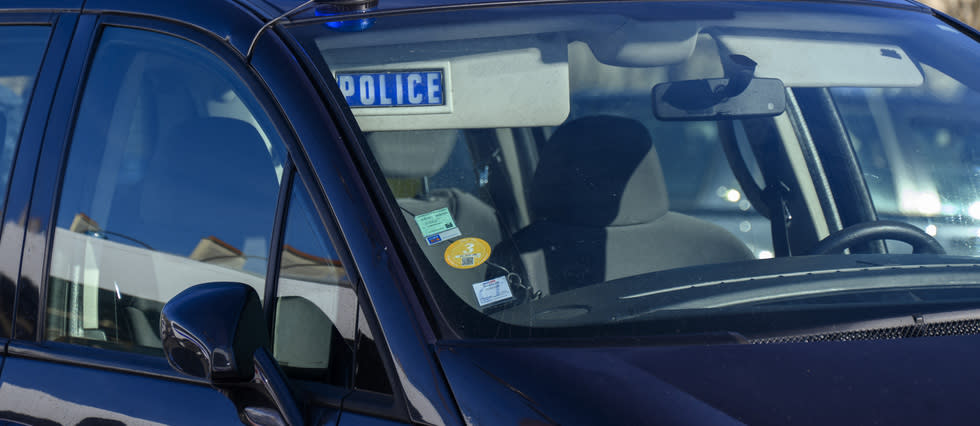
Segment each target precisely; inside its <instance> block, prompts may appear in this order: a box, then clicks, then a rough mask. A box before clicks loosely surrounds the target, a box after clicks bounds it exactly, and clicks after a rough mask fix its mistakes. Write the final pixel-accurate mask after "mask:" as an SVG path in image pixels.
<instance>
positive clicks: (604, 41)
mask: <svg viewBox="0 0 980 426" xmlns="http://www.w3.org/2000/svg"><path fill="white" fill-rule="evenodd" d="M697 36H698V27H697V25H696V24H695V23H694V22H691V21H688V22H661V21H655V22H637V21H629V22H626V23H624V24H623V25H622V26H620V27H619V28H617V29H616V30H615V31H612V32H602V33H599V34H591V35H588V36H586V37H585V39H586V41H587V42H588V45H589V47H590V48H591V49H592V54H593V55H595V57H596V59H598V60H599V61H600V62H602V63H604V64H607V65H614V66H619V67H659V66H663V65H669V64H674V63H678V62H681V61H684V60H686V59H687V58H688V57H689V56H691V52H693V51H694V45H695V42H696V40H697Z"/></svg>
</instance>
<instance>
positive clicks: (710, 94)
mask: <svg viewBox="0 0 980 426" xmlns="http://www.w3.org/2000/svg"><path fill="white" fill-rule="evenodd" d="M785 110H786V90H785V87H784V86H783V82H782V81H780V80H779V79H776V78H754V77H745V78H711V79H704V80H685V81H674V82H668V83H661V84H658V85H656V86H654V87H653V113H654V115H656V117H657V119H660V120H664V121H692V120H729V119H740V118H753V117H772V116H776V115H779V114H782V113H783V111H785Z"/></svg>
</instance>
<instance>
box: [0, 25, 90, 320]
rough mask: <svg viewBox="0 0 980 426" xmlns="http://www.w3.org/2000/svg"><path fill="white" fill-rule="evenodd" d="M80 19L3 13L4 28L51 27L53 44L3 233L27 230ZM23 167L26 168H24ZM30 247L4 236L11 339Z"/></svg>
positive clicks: (4, 311) (0, 264) (2, 270)
mask: <svg viewBox="0 0 980 426" xmlns="http://www.w3.org/2000/svg"><path fill="white" fill-rule="evenodd" d="M76 22H77V16H71V15H65V16H58V15H52V14H45V15H35V14H18V15H10V14H2V15H0V25H3V26H6V25H15V26H24V25H31V26H33V25H43V26H47V27H50V33H49V35H48V42H47V45H46V47H45V52H44V53H43V58H42V60H41V65H40V67H39V69H38V74H37V78H36V79H35V82H34V87H33V89H32V91H31V99H30V100H29V101H28V105H27V110H26V114H25V117H24V122H23V125H22V127H21V134H20V140H19V141H18V143H17V148H16V154H15V155H14V161H13V163H12V164H11V169H10V171H9V173H10V176H9V177H10V179H9V182H10V184H9V185H8V186H7V188H6V192H5V193H4V194H3V197H4V198H3V199H4V203H3V204H2V207H3V209H4V210H3V226H2V227H0V229H3V230H11V231H16V230H23V229H24V228H25V226H26V224H25V223H24V222H23V219H24V218H25V217H26V212H27V209H28V206H29V205H30V191H31V187H32V186H33V181H34V168H35V166H36V163H37V156H38V150H39V149H40V144H41V139H42V138H43V131H44V123H46V122H47V116H48V113H49V112H50V111H51V104H52V101H53V98H54V88H55V84H56V82H57V80H58V76H59V75H60V74H61V68H62V64H63V63H64V59H65V55H66V53H67V51H68V44H69V42H70V40H71V34H72V32H74V30H75V23H76ZM18 165H19V166H20V167H19V168H18ZM23 244H24V234H23V233H22V232H13V233H12V234H11V233H10V232H3V233H0V259H2V261H0V294H2V295H3V296H2V297H0V317H2V320H0V324H3V326H0V336H2V337H5V338H7V337H11V335H12V334H13V328H14V324H15V315H16V306H17V293H18V292H17V277H18V276H19V275H20V261H21V256H22V253H23V252H22V249H23Z"/></svg>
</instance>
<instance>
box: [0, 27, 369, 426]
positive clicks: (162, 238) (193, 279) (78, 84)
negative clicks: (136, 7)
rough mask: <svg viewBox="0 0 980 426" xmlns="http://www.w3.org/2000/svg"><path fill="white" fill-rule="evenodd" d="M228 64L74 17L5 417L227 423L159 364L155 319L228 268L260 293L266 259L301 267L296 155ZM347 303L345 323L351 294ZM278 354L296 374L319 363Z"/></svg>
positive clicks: (6, 381)
mask: <svg viewBox="0 0 980 426" xmlns="http://www.w3.org/2000/svg"><path fill="white" fill-rule="evenodd" d="M239 62H240V61H239V58H238V57H236V56H235V55H234V53H233V52H230V51H229V49H228V48H227V46H225V45H224V44H223V43H222V42H221V41H220V40H215V39H214V38H209V37H208V36H206V35H202V34H199V33H197V32H196V31H194V30H190V29H188V28H187V27H183V26H178V25H175V24H171V23H166V22H159V21H154V20H149V19H142V18H135V17H126V16H118V15H114V16H99V15H94V14H84V15H81V17H80V18H78V25H77V29H76V30H75V33H74V39H73V42H72V46H71V49H70V51H69V53H68V56H67V59H66V61H65V64H64V66H63V67H62V68H63V69H64V72H63V73H62V76H61V80H60V81H59V82H58V95H57V98H56V99H55V101H54V105H55V107H54V109H53V110H52V111H51V113H50V118H49V120H48V123H49V127H48V129H47V132H46V133H45V136H44V144H43V147H44V148H43V150H42V151H40V152H39V153H38V154H36V155H39V158H40V160H39V161H40V165H39V167H38V172H37V176H38V178H37V182H36V185H35V187H34V191H33V196H32V199H31V203H30V210H29V213H28V214H25V215H23V217H25V218H27V220H26V223H27V228H28V229H27V236H26V241H27V245H28V246H29V247H30V248H29V249H27V250H26V251H25V252H24V256H23V261H22V263H21V275H20V277H19V292H20V299H19V300H18V302H19V303H18V305H17V315H18V317H17V319H18V323H17V324H18V325H17V327H16V328H15V330H14V334H15V338H14V340H13V341H12V343H11V344H10V351H11V352H12V353H13V354H14V355H13V357H12V359H11V360H10V362H9V363H8V364H7V367H8V368H7V369H6V370H5V371H6V374H4V375H3V376H2V386H0V412H5V413H9V415H8V416H7V417H9V418H11V420H14V421H19V422H26V423H44V422H53V423H59V424H64V423H71V424H77V423H87V422H102V423H104V422H112V423H116V422H119V423H125V424H128V423H147V424H153V423H158V424H234V423H238V422H239V419H238V416H237V414H236V410H235V407H234V405H233V404H232V403H231V402H230V401H229V400H228V399H227V398H225V397H224V396H223V395H222V394H221V393H219V392H217V391H215V390H214V389H211V388H210V387H208V386H207V385H206V384H205V383H202V382H199V381H195V380H192V379H189V378H187V377H183V376H180V375H179V374H178V373H177V372H176V371H174V370H173V369H171V368H170V366H169V365H168V364H167V362H166V360H165V359H164V358H163V356H162V354H163V352H162V349H161V344H160V336H159V328H158V323H159V315H160V309H161V308H162V306H163V304H164V303H165V302H166V301H167V300H169V298H170V297H172V296H173V295H175V294H176V293H178V292H180V291H181V290H183V289H184V288H187V287H189V286H191V285H194V284H198V283H203V282H209V281H236V282H243V283H246V284H249V285H252V286H253V287H255V288H256V289H257V290H258V291H259V294H264V295H273V296H274V295H275V292H274V290H273V289H274V288H275V285H276V278H275V277H276V275H277V272H278V271H277V268H278V266H279V262H278V260H279V259H280V258H289V259H290V261H292V262H293V263H299V264H303V262H307V263H309V258H308V257H304V255H303V254H304V253H305V252H302V251H300V252H296V253H294V252H290V255H289V256H280V255H279V252H280V239H279V237H280V234H281V231H279V229H281V227H280V226H279V224H280V223H281V220H277V217H279V215H280V214H281V213H282V211H284V208H285V205H286V203H285V197H286V194H287V193H288V192H287V191H288V189H289V185H288V184H287V182H288V179H289V178H290V177H291V176H292V170H293V168H292V166H291V160H290V157H289V154H287V150H286V148H285V142H284V141H283V139H284V136H282V134H283V132H282V131H281V129H282V128H283V126H282V124H281V123H282V118H281V116H279V115H278V112H277V110H276V109H275V107H272V106H270V105H274V104H273V103H272V102H270V101H269V99H267V97H266V95H265V94H264V93H263V90H262V89H261V86H260V84H259V83H258V82H257V81H255V79H254V77H253V76H252V75H251V74H249V73H248V72H246V71H243V70H242V67H241V66H240V65H237V64H238V63H239ZM76 89H77V90H76ZM317 217H318V216H317ZM328 244H329V242H328ZM270 253H273V255H270ZM294 255H295V256H294ZM334 257H336V256H334ZM293 263H290V264H289V265H290V266H296V265H294V264H293ZM270 265H271V266H270ZM332 265H333V264H332ZM333 266H335V265H333ZM303 267H306V269H310V267H309V265H306V264H303V265H302V266H300V267H299V269H303ZM314 269H315V268H314ZM341 270H342V268H341ZM328 293H329V292H328ZM336 294H338V292H336V291H335V292H333V293H332V295H333V296H332V297H333V298H334V299H333V300H339V299H338V298H337V296H336ZM348 294H349V295H353V292H348ZM290 296H295V295H290ZM330 297H331V296H330V295H327V296H322V295H321V297H320V298H319V299H317V300H318V301H320V302H323V301H325V300H326V301H329V300H331V299H330ZM344 300H346V301H347V303H353V306H354V307H351V308H349V309H347V310H346V311H344V312H348V315H347V317H349V320H348V322H349V323H350V325H349V326H347V327H346V328H347V329H348V330H349V332H348V335H350V336H353V335H354V325H353V323H354V319H355V315H354V313H355V312H356V301H352V300H351V299H344ZM284 303H292V302H289V301H287V302H284ZM324 303H327V302H324ZM266 305H267V306H269V307H270V309H271V306H272V305H271V304H269V303H267V304H266ZM297 310H298V309H297ZM336 311H337V309H336V308H334V310H333V311H332V312H331V314H334V315H336ZM271 312H272V311H271V310H270V314H271ZM303 312H305V313H307V314H309V313H310V311H309V310H305V311H303ZM340 322H341V320H336V321H334V323H335V324H338V323H340ZM350 340H351V342H353V337H351V338H350ZM347 344H348V343H347V342H343V341H342V342H341V343H339V344H337V345H336V347H337V350H336V351H337V352H341V350H340V348H341V347H342V346H344V345H347ZM351 344H352V343H351ZM281 345H282V346H284V347H288V345H287V344H286V343H282V344H281ZM280 352H281V351H280ZM285 354H286V355H284V356H285V357H286V358H287V359H288V360H289V361H290V362H292V363H293V365H299V367H297V368H298V369H299V370H304V369H316V367H322V366H323V365H326V362H320V364H322V365H320V364H317V365H314V366H309V365H304V364H303V363H304V362H305V361H307V359H304V358H300V355H301V354H300V355H295V356H292V358H290V355H292V354H294V352H289V351H286V352H285ZM344 359H346V360H347V361H346V362H348V363H350V362H353V355H352V354H351V355H348V356H346V358H344ZM335 364H337V363H335ZM336 368H337V369H339V370H338V371H341V373H338V374H344V373H343V371H352V368H350V367H349V366H347V367H344V368H343V369H341V367H340V366H337V367H336ZM320 373H321V375H322V374H327V375H329V374H328V373H323V371H322V369H321V371H320ZM329 373H332V370H331V371H330V372H329ZM318 378H319V377H317V378H314V379H318ZM345 385H346V382H341V383H340V388H341V389H344V386H345ZM341 395H343V392H342V391H341ZM337 401H338V403H337V405H338V406H339V399H338V400H337ZM326 406H329V404H326ZM326 411H329V410H326ZM335 411H336V410H335ZM335 417H336V415H334V418H335ZM323 418H324V419H329V418H330V415H329V413H327V414H325V415H323Z"/></svg>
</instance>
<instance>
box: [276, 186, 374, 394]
mask: <svg viewBox="0 0 980 426" xmlns="http://www.w3.org/2000/svg"><path fill="white" fill-rule="evenodd" d="M283 242H284V244H283V249H282V253H281V259H280V265H279V287H278V294H277V297H276V318H275V327H274V331H273V345H272V347H273V355H274V356H275V358H276V361H278V362H279V365H281V366H282V368H283V370H284V371H285V372H286V374H287V375H289V376H290V377H293V378H300V379H306V380H315V381H319V382H324V383H329V384H332V385H337V386H345V387H346V386H349V385H350V381H351V368H352V367H351V364H352V362H353V361H352V359H353V349H352V347H353V340H354V337H353V336H354V331H355V330H354V321H355V311H356V310H357V298H356V296H355V294H354V289H353V288H352V287H351V283H350V279H349V278H348V277H347V273H346V272H345V270H344V267H343V265H341V263H340V260H339V258H338V256H337V252H336V250H334V248H333V245H332V244H331V243H330V239H329V238H328V237H327V235H326V234H325V233H324V232H323V226H322V225H321V224H320V221H319V216H318V215H317V214H316V210H315V209H314V208H313V204H312V202H311V201H310V199H309V196H308V195H307V194H306V192H305V191H304V190H303V189H302V185H300V184H299V183H298V182H297V183H294V184H293V190H292V191H291V195H290V202H289V213H288V215H287V220H286V230H285V236H284V238H283Z"/></svg>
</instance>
